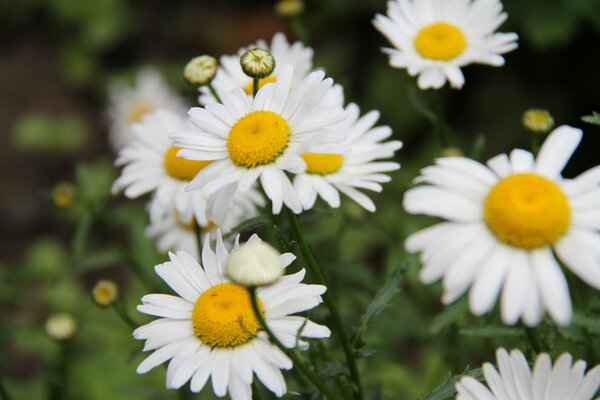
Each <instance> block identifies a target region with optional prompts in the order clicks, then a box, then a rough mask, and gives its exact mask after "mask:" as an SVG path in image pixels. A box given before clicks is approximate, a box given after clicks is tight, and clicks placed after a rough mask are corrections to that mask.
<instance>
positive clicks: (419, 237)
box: [404, 126, 600, 326]
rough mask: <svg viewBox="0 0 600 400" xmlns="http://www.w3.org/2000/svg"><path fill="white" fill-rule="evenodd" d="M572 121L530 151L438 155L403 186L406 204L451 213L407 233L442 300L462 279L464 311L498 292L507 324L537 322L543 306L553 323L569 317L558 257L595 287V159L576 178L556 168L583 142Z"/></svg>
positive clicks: (599, 246)
mask: <svg viewBox="0 0 600 400" xmlns="http://www.w3.org/2000/svg"><path fill="white" fill-rule="evenodd" d="M581 136H582V132H581V130H579V129H575V128H572V127H569V126H561V127H559V128H557V129H555V130H554V131H553V132H552V133H551V134H550V135H549V136H548V137H547V138H546V141H545V142H544V144H543V145H542V147H541V149H540V152H539V154H538V156H537V158H534V156H533V154H531V153H530V152H528V151H525V150H521V149H515V150H513V151H512V152H511V153H510V157H509V156H507V155H506V154H500V155H498V156H496V157H493V158H492V159H490V160H488V161H487V167H486V166H485V165H483V164H480V163H479V162H477V161H474V160H471V159H468V158H464V157H448V158H440V159H438V160H436V164H435V165H433V166H430V167H427V168H425V169H423V170H422V171H421V176H420V177H419V178H417V179H418V181H419V182H422V183H424V184H425V185H423V186H417V187H415V188H413V189H410V190H409V191H407V192H406V194H405V196H404V209H405V210H406V211H407V212H409V213H411V214H426V215H431V216H436V217H440V218H444V219H446V220H448V221H447V222H442V223H439V224H436V225H434V226H432V227H429V228H426V229H423V230H422V231H419V232H417V233H415V234H413V235H411V236H410V237H409V238H408V239H407V240H406V243H405V245H406V248H407V250H409V251H411V252H420V258H421V262H422V265H423V268H422V269H421V272H420V278H421V280H422V281H423V282H425V283H431V282H434V281H437V280H438V279H440V278H442V277H443V283H442V286H443V288H444V295H443V297H442V300H443V302H444V303H446V304H448V303H451V302H453V301H455V300H456V299H458V298H459V297H460V296H461V295H462V294H463V293H464V292H465V291H466V290H467V289H468V288H469V287H470V288H471V289H470V294H469V303H470V309H471V312H473V313H474V314H475V315H482V314H484V313H486V312H488V311H489V310H490V309H491V308H492V307H493V306H494V303H495V302H496V298H497V297H498V294H499V292H500V290H501V289H502V297H501V300H500V310H501V316H502V320H503V321H504V323H506V324H509V325H512V324H515V323H516V322H517V321H518V320H519V318H522V320H523V321H524V322H525V324H527V325H530V326H533V325H537V324H538V323H539V322H540V320H541V318H542V316H543V314H544V311H545V310H547V311H548V313H549V314H550V316H551V317H552V319H553V320H554V321H555V322H556V323H557V324H559V325H568V324H569V323H570V321H571V316H572V307H571V297H570V294H569V287H568V285H567V281H566V278H565V276H564V274H563V272H562V270H561V266H560V264H559V260H560V261H562V262H563V263H564V265H565V266H566V267H567V268H568V269H570V270H571V271H572V272H573V273H574V274H575V275H577V276H578V277H579V278H581V279H582V280H583V281H585V282H586V283H587V284H589V285H590V286H592V287H594V288H596V289H600V233H599V231H600V202H598V199H599V198H600V186H599V184H600V166H596V167H594V168H592V169H590V170H588V171H586V172H584V173H582V174H581V175H579V176H578V177H576V178H574V179H565V178H563V177H562V176H561V171H562V170H563V168H564V166H565V165H566V163H567V161H568V160H569V158H570V157H571V155H572V154H573V152H574V151H575V148H576V147H577V145H578V144H579V141H580V140H581Z"/></svg>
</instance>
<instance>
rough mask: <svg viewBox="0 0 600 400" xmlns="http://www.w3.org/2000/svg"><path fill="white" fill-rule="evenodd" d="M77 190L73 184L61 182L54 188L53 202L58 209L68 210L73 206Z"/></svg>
mask: <svg viewBox="0 0 600 400" xmlns="http://www.w3.org/2000/svg"><path fill="white" fill-rule="evenodd" d="M76 194H77V189H76V188H75V185H73V184H72V183H71V182H60V183H58V184H56V186H54V188H52V202H53V203H54V206H55V207H57V208H67V207H69V206H70V205H71V204H73V200H75V195H76Z"/></svg>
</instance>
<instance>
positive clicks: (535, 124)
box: [523, 108, 554, 133]
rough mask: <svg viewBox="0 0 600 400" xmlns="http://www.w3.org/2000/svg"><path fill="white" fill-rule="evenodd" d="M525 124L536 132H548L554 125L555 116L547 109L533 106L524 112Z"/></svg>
mask: <svg viewBox="0 0 600 400" xmlns="http://www.w3.org/2000/svg"><path fill="white" fill-rule="evenodd" d="M523 126H524V127H525V128H526V129H528V130H530V131H532V132H535V133H547V132H550V130H551V129H552V128H553V127H554V118H552V115H551V114H550V113H549V112H548V111H547V110H543V109H540V108H532V109H530V110H527V111H525V112H524V113H523Z"/></svg>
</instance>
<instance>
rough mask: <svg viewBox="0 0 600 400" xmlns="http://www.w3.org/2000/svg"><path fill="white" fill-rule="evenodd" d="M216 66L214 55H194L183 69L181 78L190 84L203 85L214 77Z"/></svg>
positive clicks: (217, 64)
mask: <svg viewBox="0 0 600 400" xmlns="http://www.w3.org/2000/svg"><path fill="white" fill-rule="evenodd" d="M218 67H219V63H218V61H217V59H216V58H214V57H211V56H207V55H203V56H199V57H194V58H192V59H191V60H190V62H188V63H187V65H186V66H185V68H184V69H183V78H184V79H185V80H186V81H187V83H189V84H190V85H192V86H204V85H206V84H208V83H210V82H211V81H212V80H213V79H214V77H215V75H216V74H217V68H218Z"/></svg>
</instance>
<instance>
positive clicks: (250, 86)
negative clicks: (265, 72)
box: [244, 76, 277, 94]
mask: <svg viewBox="0 0 600 400" xmlns="http://www.w3.org/2000/svg"><path fill="white" fill-rule="evenodd" d="M273 82H277V77H275V76H267V77H266V78H262V79H259V80H258V88H259V89H260V88H261V87H263V86H264V85H266V84H267V83H273ZM253 89H254V81H250V83H248V84H247V85H246V86H244V92H246V93H247V94H252V90H253Z"/></svg>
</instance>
